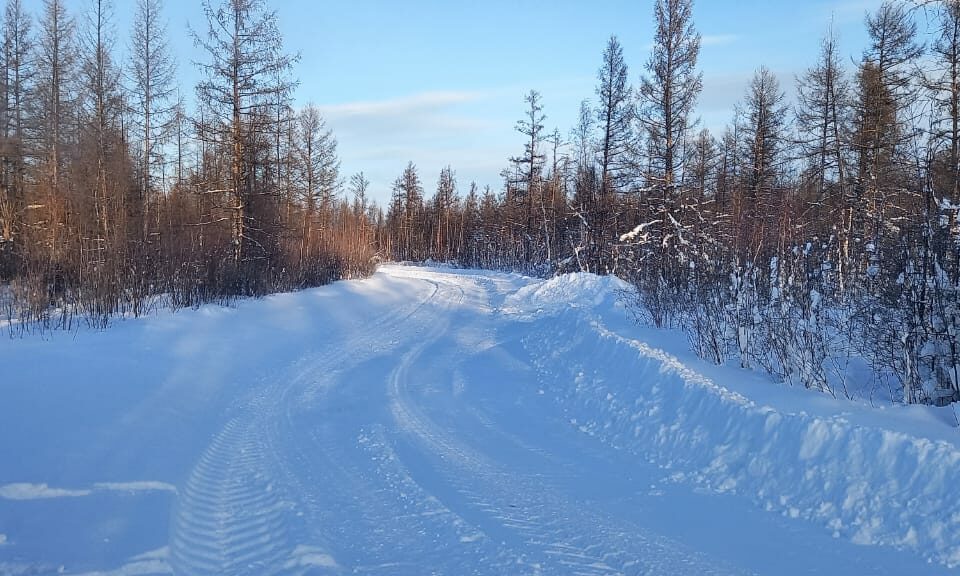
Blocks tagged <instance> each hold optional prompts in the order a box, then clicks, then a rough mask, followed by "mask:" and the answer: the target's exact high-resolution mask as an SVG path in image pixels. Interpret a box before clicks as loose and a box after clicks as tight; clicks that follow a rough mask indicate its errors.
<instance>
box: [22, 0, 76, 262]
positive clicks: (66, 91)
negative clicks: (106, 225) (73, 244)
mask: <svg viewBox="0 0 960 576" xmlns="http://www.w3.org/2000/svg"><path fill="white" fill-rule="evenodd" d="M36 41H37V51H36V66H37V69H36V75H35V77H34V83H33V86H32V92H33V100H32V102H31V103H30V106H31V110H30V115H31V117H32V118H33V122H32V123H31V126H30V130H31V134H30V136H31V140H32V142H31V144H32V146H33V147H34V154H35V155H36V161H37V163H38V167H37V171H38V173H37V176H36V180H37V186H36V188H35V189H34V190H35V196H34V197H33V198H32V199H31V202H30V204H31V206H32V207H33V208H32V209H31V225H32V226H34V227H35V228H36V229H37V230H38V231H40V232H41V234H42V236H43V237H42V238H37V240H36V242H38V243H40V245H42V246H43V247H44V248H45V249H46V252H47V253H46V254H45V255H44V258H43V259H44V260H45V261H46V263H47V265H48V266H49V267H51V268H52V269H53V273H59V274H65V268H66V267H67V265H68V263H67V262H66V256H67V255H66V249H67V238H66V234H65V230H66V229H67V226H69V222H68V221H67V220H68V215H69V214H70V213H71V210H70V207H69V202H70V198H69V196H70V188H69V186H70V185H69V182H68V181H67V179H66V178H65V175H66V174H65V173H66V169H67V166H68V162H67V160H68V154H69V153H72V144H73V143H74V139H75V132H76V130H74V129H73V128H74V126H75V124H76V118H77V110H76V102H77V91H76V83H77V75H78V70H77V67H78V57H77V50H76V23H75V21H74V19H73V17H72V16H71V15H70V14H69V13H68V12H67V10H66V7H65V5H64V0H45V1H44V4H43V11H42V14H41V16H40V19H39V30H38V36H37V40H36Z"/></svg>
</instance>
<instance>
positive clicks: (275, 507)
mask: <svg viewBox="0 0 960 576" xmlns="http://www.w3.org/2000/svg"><path fill="white" fill-rule="evenodd" d="M264 451H265V446H264V444H263V441H262V437H261V435H260V434H259V433H258V430H257V422H256V421H255V420H250V419H249V416H247V417H238V418H235V419H233V420H231V421H230V422H229V423H228V424H227V425H226V426H225V427H224V429H223V430H222V431H221V432H220V434H218V435H217V437H216V438H215V439H214V441H213V442H212V443H211V444H210V446H209V447H208V448H207V450H206V452H205V453H204V454H203V456H202V457H201V458H200V461H199V462H198V463H197V465H196V467H195V468H194V469H193V472H192V473H191V474H190V477H189V478H188V480H187V481H186V484H185V485H184V487H183V489H182V490H181V491H180V496H179V498H178V501H177V506H176V511H175V513H174V519H173V530H172V536H171V541H170V558H171V564H172V567H173V570H174V573H176V574H185V575H193V574H197V575H201V574H277V573H279V571H280V569H281V568H282V566H283V565H284V562H285V561H286V560H287V558H288V557H289V556H290V552H291V549H292V546H291V545H290V543H289V542H288V541H287V538H286V529H285V527H286V524H287V522H286V514H285V512H286V510H287V507H286V506H285V504H284V503H283V502H282V500H281V499H280V498H279V497H278V495H277V493H276V491H275V486H274V482H273V479H272V478H271V477H270V475H269V474H268V472H267V469H266V467H265V466H264V460H265V454H264Z"/></svg>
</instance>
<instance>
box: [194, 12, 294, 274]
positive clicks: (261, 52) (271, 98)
mask: <svg viewBox="0 0 960 576" xmlns="http://www.w3.org/2000/svg"><path fill="white" fill-rule="evenodd" d="M211 2H212V0H204V2H203V11H204V14H205V15H206V19H207V33H206V34H205V35H202V36H201V35H200V34H198V33H196V32H194V41H195V43H196V44H197V45H198V47H199V48H200V49H201V50H202V51H203V53H204V54H205V55H206V58H207V60H206V61H205V62H203V63H200V64H199V68H200V71H201V72H202V74H203V76H204V79H203V80H202V81H201V82H200V83H199V84H198V86H197V97H198V100H199V103H200V105H201V106H202V107H203V108H204V110H205V112H206V113H207V114H209V117H208V118H206V119H205V124H206V126H205V127H204V129H203V130H201V131H200V132H201V133H202V134H203V135H204V137H207V138H211V139H212V142H211V144H213V145H215V146H217V147H219V148H220V151H219V152H220V153H221V154H223V155H224V156H225V157H226V158H227V159H228V160H227V167H228V170H227V174H226V175H225V181H224V182H223V183H222V184H221V189H222V190H224V191H225V192H226V194H227V196H228V198H229V206H228V207H227V208H228V211H229V213H230V224H231V226H230V229H231V236H230V237H231V244H232V247H233V254H232V256H233V261H234V264H235V265H240V264H241V263H242V262H244V261H245V260H247V259H248V257H253V255H252V254H249V253H248V252H249V251H250V245H251V244H252V245H255V246H256V245H259V246H260V247H264V243H263V242H262V241H261V240H262V239H257V238H254V232H255V231H257V230H258V226H260V225H261V224H262V223H261V222H258V219H257V215H256V214H254V213H253V210H252V207H253V206H254V200H255V196H256V195H263V194H270V191H269V190H263V189H258V186H257V180H256V168H257V160H256V156H257V153H258V152H259V150H258V147H259V146H260V145H261V144H262V143H261V142H260V141H259V140H258V139H260V138H262V135H263V134H273V133H274V132H275V123H276V118H277V114H276V113H271V112H270V111H271V110H275V107H276V106H277V102H278V101H280V100H281V98H279V97H278V95H281V94H284V93H287V92H289V91H290V90H292V89H293V86H294V83H293V82H292V81H291V80H289V79H287V76H286V74H285V73H286V72H288V71H289V70H290V69H291V68H292V66H293V64H294V63H295V61H296V60H297V56H295V55H290V54H287V53H285V52H284V50H283V41H282V36H281V34H280V31H279V28H278V25H277V14H276V12H275V11H271V10H268V9H267V3H266V1H265V0H221V2H220V3H219V4H218V5H216V6H214V5H213V4H212V3H211ZM261 251H262V250H261ZM269 256H270V255H269V254H259V255H258V257H269Z"/></svg>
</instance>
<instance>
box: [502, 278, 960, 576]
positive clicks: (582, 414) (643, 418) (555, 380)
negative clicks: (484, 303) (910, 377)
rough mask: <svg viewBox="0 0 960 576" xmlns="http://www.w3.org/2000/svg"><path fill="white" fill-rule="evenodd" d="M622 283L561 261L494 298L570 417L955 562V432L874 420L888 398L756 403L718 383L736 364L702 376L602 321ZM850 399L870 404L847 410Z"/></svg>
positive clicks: (759, 493)
mask: <svg viewBox="0 0 960 576" xmlns="http://www.w3.org/2000/svg"><path fill="white" fill-rule="evenodd" d="M626 289H628V287H627V286H626V285H624V284H622V283H621V282H619V281H618V280H616V279H613V278H600V277H597V276H592V275H588V274H572V275H566V276H560V277H557V278H554V279H552V280H549V281H546V282H544V283H539V284H533V285H531V286H529V287H525V288H523V289H521V290H520V291H518V292H517V293H516V294H514V295H513V296H511V297H509V298H508V300H507V301H506V302H505V303H504V307H503V313H504V314H508V315H513V316H515V318H516V319H518V320H520V321H524V322H528V323H529V332H527V336H526V337H525V338H524V346H525V347H526V349H527V350H528V352H529V353H530V354H531V357H532V358H533V359H534V363H535V364H536V365H537V368H538V371H539V373H540V377H541V380H542V386H543V387H544V388H545V389H546V390H548V391H549V393H550V394H551V395H553V396H555V397H556V399H557V401H558V402H559V403H561V404H562V405H563V406H564V408H565V409H567V410H568V413H569V414H570V415H571V416H575V418H571V423H573V424H574V425H576V426H578V427H579V428H580V429H581V430H582V431H583V432H585V433H588V434H591V435H593V436H595V437H597V438H598V439H600V440H602V441H604V442H607V443H609V444H611V445H614V446H616V447H618V448H620V449H623V450H627V451H630V452H632V453H635V454H637V455H638V456H640V457H644V458H647V459H650V460H651V461H653V462H655V463H656V464H658V465H660V466H661V467H662V468H664V469H665V470H666V475H667V476H668V477H669V478H670V479H672V480H674V481H678V482H689V483H693V484H696V485H698V486H701V487H704V488H706V489H709V490H713V491H715V492H720V493H735V494H739V495H741V496H744V497H748V498H751V499H752V500H754V501H755V502H756V503H757V504H758V505H759V506H762V507H763V508H765V509H767V510H770V511H776V512H779V513H781V514H784V515H788V516H791V517H796V518H804V519H806V520H808V521H812V522H816V523H819V524H821V525H823V526H824V527H825V529H827V530H829V531H831V532H832V533H833V535H834V536H835V537H838V538H846V539H849V540H851V541H853V542H855V543H859V544H865V545H889V546H895V547H901V548H909V549H913V550H916V551H917V552H918V553H920V554H921V555H923V556H924V557H926V558H928V559H930V560H932V561H935V562H939V563H942V564H946V565H948V566H950V567H955V566H960V450H958V448H957V445H956V443H954V442H950V441H948V440H944V439H935V438H928V437H924V436H918V435H916V433H915V432H913V431H912V428H911V427H910V426H909V424H904V421H903V420H896V419H895V420H896V421H894V422H893V424H894V425H893V426H887V425H886V424H883V423H881V422H879V421H880V420H885V419H886V418H889V413H888V412H891V411H884V413H880V411H879V410H876V409H871V408H869V407H863V406H859V405H857V406H851V405H850V404H849V403H847V402H844V401H833V400H832V399H823V400H824V402H823V403H822V404H817V406H824V407H825V408H824V409H817V410H814V411H808V410H806V409H798V408H797V406H796V405H795V404H792V403H791V402H790V401H789V399H790V396H784V397H785V398H786V401H785V402H783V403H782V404H785V405H783V406H781V405H779V404H781V402H773V403H774V404H777V406H770V405H759V404H758V403H755V402H754V401H752V400H751V399H750V398H748V397H746V396H745V395H744V394H743V393H740V392H736V391H733V390H732V388H737V386H733V385H731V386H724V385H721V384H720V383H719V381H720V380H725V381H729V382H730V383H733V384H735V383H736V382H735V379H736V378H737V377H738V376H737V375H738V374H741V375H742V373H741V372H739V371H737V370H732V369H730V370H727V369H723V368H720V369H717V373H718V374H721V377H717V378H713V379H711V378H708V377H706V376H704V375H702V374H701V373H699V372H697V371H694V370H693V369H691V368H690V367H688V366H687V365H685V364H684V363H683V362H681V361H680V360H679V359H677V358H676V357H675V356H673V355H671V354H669V353H667V352H664V351H662V350H660V349H658V348H655V347H653V346H651V345H649V344H647V343H644V342H641V341H638V340H635V339H631V338H630V337H628V336H625V335H624V334H629V333H631V332H632V331H629V330H624V329H621V333H617V332H614V331H613V330H611V329H609V328H608V327H607V323H605V320H604V319H605V318H606V319H613V318H615V317H618V318H622V317H623V316H624V311H623V309H622V307H621V308H619V309H618V305H617V304H616V300H617V294H618V292H619V291H622V290H626ZM614 323H616V322H610V324H611V325H612V324H614ZM619 324H622V323H619ZM726 374H730V377H729V378H728V377H727V376H726ZM770 386H779V385H777V384H772V383H771V384H770ZM740 388H742V387H740ZM794 392H796V391H794ZM814 394H815V393H813V392H810V395H814ZM816 398H817V399H819V397H816ZM851 408H854V409H856V410H867V411H869V412H870V413H869V414H866V418H864V417H863V415H862V414H856V415H855V417H854V418H852V419H851V418H849V417H848V416H849V415H850V414H851V412H850V411H849V409H851ZM894 411H895V410H894ZM864 420H866V421H867V422H869V423H870V424H867V425H864V424H863V423H862V422H863V421H864ZM907 422H908V423H909V420H907ZM892 428H896V429H892Z"/></svg>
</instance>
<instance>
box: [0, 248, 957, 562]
mask: <svg viewBox="0 0 960 576" xmlns="http://www.w3.org/2000/svg"><path fill="white" fill-rule="evenodd" d="M611 282H612V281H607V280H603V279H596V278H592V277H591V278H587V279H581V282H580V284H579V285H577V286H576V287H575V288H573V289H571V290H567V291H564V290H555V291H554V292H549V293H547V294H546V296H547V297H546V298H545V299H544V297H545V294H544V292H543V291H542V290H541V292H540V293H539V297H540V298H541V299H540V300H535V299H533V298H531V297H527V298H525V295H526V296H530V295H531V293H532V291H534V290H536V289H539V288H542V287H543V283H542V282H541V281H535V280H532V279H528V278H523V277H520V276H515V275H506V274H496V273H480V272H463V271H444V270H437V269H428V268H418V267H404V266H385V267H383V268H382V269H381V270H380V272H378V274H377V275H376V276H375V277H374V278H372V279H370V280H366V281H359V282H344V283H338V284H336V285H334V286H330V287H325V288H321V289H317V290H310V291H306V292H303V293H299V294H288V295H279V296H274V297H270V298H266V299H264V300H262V301H250V302H244V303H241V304H240V305H239V306H237V307H236V308H231V309H223V308H217V307H206V308H203V309H201V310H199V311H190V312H180V313H177V314H168V313H161V314H157V315H156V316H155V317H152V318H149V319H147V320H143V321H130V322H124V323H121V324H120V325H118V326H116V327H114V328H111V329H110V330H108V331H107V332H103V333H93V332H89V333H88V332H81V333H79V334H76V335H70V336H66V335H55V336H54V338H53V340H52V341H43V340H41V339H39V338H32V339H27V340H23V341H11V342H6V343H0V366H13V367H14V368H13V369H11V371H10V372H9V374H10V376H9V377H7V378H4V379H3V380H4V381H3V382H0V401H2V402H3V405H2V406H0V418H3V420H2V421H3V422H5V424H3V425H2V428H0V574H6V573H9V574H20V573H24V574H34V573H47V572H51V573H53V572H57V571H63V572H66V573H91V572H92V573H101V574H116V575H133V574H154V573H156V574H164V573H174V574H196V575H204V574H258V575H259V574H326V573H330V574H351V573H357V574H451V575H459V574H663V575H669V574H678V575H680V574H684V575H686V574H754V573H759V574H937V573H946V572H947V570H946V569H945V568H941V567H940V565H939V564H936V563H934V564H930V563H927V562H926V561H924V560H923V559H922V557H921V554H920V551H918V550H910V549H909V546H907V549H906V550H904V551H897V550H895V549H893V548H891V547H886V546H863V545H857V544H854V543H853V542H852V540H856V538H854V537H852V536H851V537H847V536H846V533H845V532H843V531H842V530H833V532H837V533H836V534H832V533H831V532H832V531H831V530H830V529H828V526H827V525H828V523H827V522H824V521H821V520H819V519H818V518H817V517H816V516H815V515H813V516H811V515H807V514H804V513H803V511H804V510H803V508H802V506H801V508H800V509H799V510H798V512H797V513H792V511H793V510H794V509H792V508H790V507H789V506H786V507H784V508H783V509H778V507H776V506H774V507H771V506H766V507H767V508H771V510H772V511H764V510H763V509H762V507H761V506H758V500H757V498H756V495H755V494H749V493H745V491H743V490H741V491H739V492H738V491H737V490H731V489H713V488H711V486H712V485H711V484H710V483H709V482H706V483H705V482H702V481H698V480H696V479H692V478H693V474H692V473H693V472H695V471H697V470H701V469H700V468H698V466H697V464H696V461H695V460H696V458H695V457H694V456H691V458H690V460H691V462H690V464H689V466H687V467H684V466H683V463H684V461H685V458H684V457H682V455H677V458H665V457H664V456H663V454H662V453H661V452H659V451H658V450H662V446H661V447H659V448H655V447H653V446H650V447H644V446H642V445H641V444H639V443H640V442H641V441H642V439H643V438H644V434H643V433H641V432H636V433H635V434H633V435H632V436H634V437H635V438H639V439H640V440H638V441H637V442H638V443H637V444H630V443H629V442H627V441H626V440H625V437H623V436H619V435H617V434H615V433H613V432H612V427H614V426H615V425H616V421H615V419H610V420H604V419H603V418H597V417H595V413H596V411H597V409H598V405H599V404H601V403H602V404H603V405H604V408H603V410H608V407H609V406H611V405H612V406H614V407H615V406H616V405H617V401H618V398H617V397H616V396H618V394H619V393H610V392H606V393H605V394H606V395H605V396H602V397H599V398H598V397H597V396H596V395H595V394H592V392H593V391H595V389H596V383H597V382H606V383H607V384H608V385H609V387H610V388H611V390H616V386H617V383H618V382H620V383H623V384H622V385H623V386H629V385H630V384H629V383H630V382H631V381H633V379H634V378H635V377H636V376H637V366H636V365H635V364H623V363H619V362H615V361H613V360H612V359H611V357H610V355H609V354H606V353H604V350H605V349H606V347H607V346H608V345H607V344H604V342H605V341H609V340H610V339H611V338H620V337H622V336H621V334H622V333H623V332H625V331H628V330H630V329H631V328H630V325H629V324H628V323H627V322H625V321H623V322H617V318H615V317H614V316H615V313H616V312H617V311H616V308H615V306H614V305H613V304H612V296H613V293H612V289H611V288H610V286H611ZM584 283H586V284H587V285H586V286H584V285H583V284H584ZM565 298H566V300H565ZM591 298H592V299H591ZM597 310H599V311H597ZM619 314H620V316H623V314H622V311H620V312H619ZM585 327H586V328H585ZM585 350H586V352H584V351H585ZM591 351H592V352H591ZM640 372H641V373H643V371H642V370H641V371H640ZM568 373H569V377H567V375H568ZM662 373H663V370H661V371H660V372H657V371H653V372H649V373H646V374H645V375H644V376H643V377H645V378H648V379H650V378H652V379H656V378H659V377H660V376H658V374H662ZM586 379H589V380H590V381H591V382H592V384H589V385H588V384H587V383H585V382H583V381H582V380H586ZM663 385H669V383H668V382H667V383H664V384H663ZM652 386H653V387H654V388H656V383H653V384H652ZM629 393H630V390H624V393H623V394H622V396H623V397H624V398H626V397H628V396H629ZM637 405H639V403H638V404H637ZM669 409H671V407H669V406H665V407H664V410H669ZM632 420H633V424H632V425H633V426H639V427H643V426H645V421H644V418H643V417H642V416H640V412H637V415H636V416H635V417H633V418H632ZM656 422H657V420H656V418H652V419H651V422H650V424H649V425H650V426H658V425H659V424H656ZM604 427H606V428H607V430H605V429H604ZM608 432H609V433H608ZM688 432H690V433H692V434H694V435H696V434H698V433H699V432H697V431H696V429H695V428H691V430H679V431H677V434H680V435H682V434H685V433H688ZM708 435H709V434H708ZM745 449H748V448H745ZM747 487H748V488H749V485H748V486H747ZM798 500H801V501H802V499H798ZM798 506H799V505H798ZM838 514H839V513H838ZM954 521H956V520H954ZM876 533H878V534H882V530H879V529H878V531H877V532H876ZM877 540H878V541H880V538H878V539H877ZM867 543H869V542H867Z"/></svg>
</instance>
